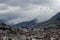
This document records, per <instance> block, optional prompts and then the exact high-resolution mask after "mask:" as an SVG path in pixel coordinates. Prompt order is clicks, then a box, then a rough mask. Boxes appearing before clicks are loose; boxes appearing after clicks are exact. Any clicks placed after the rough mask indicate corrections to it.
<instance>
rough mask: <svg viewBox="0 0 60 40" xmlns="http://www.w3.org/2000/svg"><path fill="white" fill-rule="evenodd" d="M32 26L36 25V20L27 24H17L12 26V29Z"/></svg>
mask: <svg viewBox="0 0 60 40" xmlns="http://www.w3.org/2000/svg"><path fill="white" fill-rule="evenodd" d="M34 24H36V19H34V20H31V21H28V22H22V23H18V24H15V25H13V26H14V27H21V26H31V25H34Z"/></svg>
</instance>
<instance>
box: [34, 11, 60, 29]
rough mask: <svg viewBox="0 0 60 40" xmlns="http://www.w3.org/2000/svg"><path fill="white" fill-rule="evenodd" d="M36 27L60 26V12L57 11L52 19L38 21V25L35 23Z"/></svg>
mask: <svg viewBox="0 0 60 40" xmlns="http://www.w3.org/2000/svg"><path fill="white" fill-rule="evenodd" d="M34 26H35V27H38V28H52V27H53V28H54V27H55V28H56V27H58V28H60V12H59V13H57V14H56V15H55V16H53V17H52V18H51V19H49V20H47V21H45V22H42V23H38V24H36V25H34Z"/></svg>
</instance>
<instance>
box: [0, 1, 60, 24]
mask: <svg viewBox="0 0 60 40" xmlns="http://www.w3.org/2000/svg"><path fill="white" fill-rule="evenodd" d="M58 12H60V0H0V19H2V20H6V23H7V24H13V25H14V24H18V23H22V22H27V21H31V20H34V19H36V23H40V22H43V21H46V20H48V19H50V18H51V17H52V16H54V15H55V14H57V13H58Z"/></svg>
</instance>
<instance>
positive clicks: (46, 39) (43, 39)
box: [0, 21, 60, 40]
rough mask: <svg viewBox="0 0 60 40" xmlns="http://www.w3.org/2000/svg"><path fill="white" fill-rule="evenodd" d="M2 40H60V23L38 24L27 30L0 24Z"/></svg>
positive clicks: (0, 38)
mask: <svg viewBox="0 0 60 40" xmlns="http://www.w3.org/2000/svg"><path fill="white" fill-rule="evenodd" d="M0 40H60V22H59V21H55V22H51V23H45V24H41V25H39V24H38V25H34V26H32V27H27V28H24V27H20V28H16V27H8V26H7V25H5V24H0Z"/></svg>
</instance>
